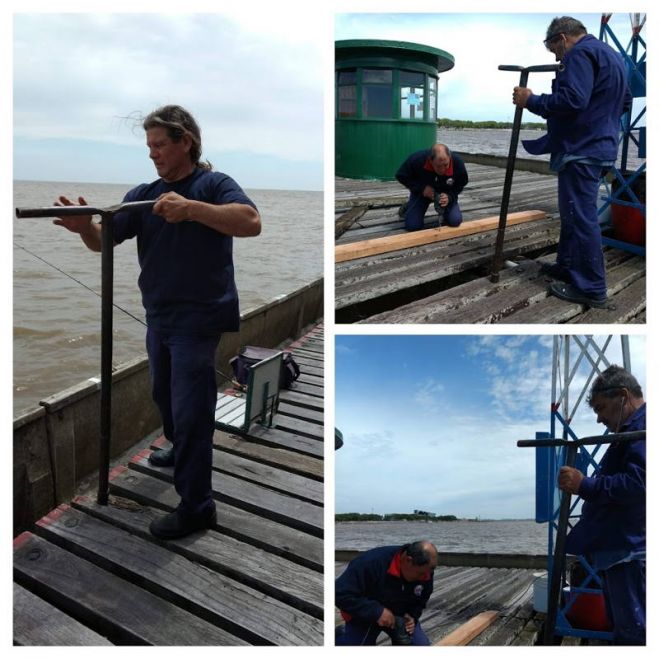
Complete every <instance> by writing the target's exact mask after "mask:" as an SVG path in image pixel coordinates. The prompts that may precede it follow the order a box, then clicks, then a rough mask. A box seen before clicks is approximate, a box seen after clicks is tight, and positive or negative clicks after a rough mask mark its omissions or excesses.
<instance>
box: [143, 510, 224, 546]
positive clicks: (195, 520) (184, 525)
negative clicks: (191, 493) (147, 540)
mask: <svg viewBox="0 0 659 659" xmlns="http://www.w3.org/2000/svg"><path fill="white" fill-rule="evenodd" d="M216 523H217V513H216V512H215V506H213V507H212V508H210V509H209V510H208V512H206V513H203V514H201V515H187V514H185V513H182V512H181V511H180V510H179V509H178V508H176V510H174V511H173V512H171V513H169V514H168V515H163V516H162V517H158V518H157V519H154V520H153V521H152V522H151V524H150V525H149V531H151V535H154V536H155V537H156V538H161V539H163V540H175V539H176V538H183V537H185V536H186V535H190V534H191V533H194V532H195V531H201V530H202V529H209V528H211V527H213V526H215V524H216Z"/></svg>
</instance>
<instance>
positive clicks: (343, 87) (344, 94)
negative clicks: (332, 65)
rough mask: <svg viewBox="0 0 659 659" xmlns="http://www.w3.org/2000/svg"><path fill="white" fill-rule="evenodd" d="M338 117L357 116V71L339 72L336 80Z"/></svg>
mask: <svg viewBox="0 0 659 659" xmlns="http://www.w3.org/2000/svg"><path fill="white" fill-rule="evenodd" d="M337 86H338V94H337V96H338V106H339V107H338V115H339V117H356V116H357V71H356V70H354V69H353V70H351V71H341V72H339V75H338V80H337Z"/></svg>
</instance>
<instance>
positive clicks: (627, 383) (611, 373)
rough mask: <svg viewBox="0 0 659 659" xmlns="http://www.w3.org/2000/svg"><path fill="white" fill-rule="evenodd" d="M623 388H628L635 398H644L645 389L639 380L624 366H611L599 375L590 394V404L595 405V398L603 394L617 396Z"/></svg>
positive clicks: (611, 396)
mask: <svg viewBox="0 0 659 659" xmlns="http://www.w3.org/2000/svg"><path fill="white" fill-rule="evenodd" d="M621 389H627V390H628V391H629V392H630V393H631V395H632V396H634V398H643V390H642V389H641V385H640V384H639V383H638V380H637V379H636V378H635V377H634V376H633V375H632V374H631V373H629V372H628V371H626V370H625V369H624V368H622V366H616V365H615V364H614V365H612V366H609V368H607V369H606V370H605V371H604V372H603V373H600V375H598V376H597V378H596V379H595V382H593V386H592V387H591V388H590V393H589V394H588V399H587V402H588V405H590V406H591V407H592V406H593V398H594V397H595V396H599V395H602V396H604V397H605V398H615V397H616V396H619V395H620V390H621Z"/></svg>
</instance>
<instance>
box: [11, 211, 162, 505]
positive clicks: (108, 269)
mask: <svg viewBox="0 0 659 659" xmlns="http://www.w3.org/2000/svg"><path fill="white" fill-rule="evenodd" d="M155 203H156V202H155V200H152V201H133V202H126V203H122V204H116V205H114V206H109V207H107V208H97V207H95V206H49V207H45V208H17V209H16V217H18V218H28V217H74V216H80V215H100V216H101V410H100V425H101V429H100V441H99V467H98V492H97V501H98V503H99V504H100V505H102V506H106V505H107V503H108V496H109V480H110V447H111V445H112V306H113V276H114V240H113V237H112V221H113V219H114V216H115V215H116V214H117V213H120V212H122V211H133V212H135V211H142V210H149V209H151V208H153V205H154V204H155Z"/></svg>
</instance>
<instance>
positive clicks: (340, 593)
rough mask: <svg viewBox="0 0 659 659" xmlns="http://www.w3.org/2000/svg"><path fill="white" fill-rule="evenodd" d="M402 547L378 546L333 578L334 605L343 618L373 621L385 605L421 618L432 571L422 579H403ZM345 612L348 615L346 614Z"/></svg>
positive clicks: (391, 609)
mask: <svg viewBox="0 0 659 659" xmlns="http://www.w3.org/2000/svg"><path fill="white" fill-rule="evenodd" d="M402 549H403V548H402V547H400V546H388V547H377V548H376V549H370V550H369V551H366V552H364V553H363V554H360V555H359V556H358V557H357V558H355V559H354V560H352V561H351V562H350V564H349V565H348V567H347V568H346V570H345V572H344V573H343V574H342V575H341V576H340V577H339V578H338V579H337V580H336V586H335V588H336V590H335V597H336V606H337V607H338V608H339V609H341V613H342V614H343V617H344V619H346V620H350V619H351V618H357V619H359V620H362V621H365V622H368V623H374V622H377V620H378V618H379V617H380V616H381V615H382V612H383V611H384V609H385V608H387V609H389V610H390V611H391V612H392V613H393V614H394V615H397V616H402V615H403V614H404V613H408V614H409V615H411V616H412V617H413V618H414V619H415V620H417V621H418V619H419V618H420V617H421V613H422V612H423V609H424V607H425V606H426V603H427V602H428V598H429V597H430V593H432V586H433V572H432V571H429V572H428V575H427V578H426V579H424V580H423V581H406V580H405V579H403V577H402V575H401V573H400V558H401V554H402ZM346 614H347V615H346Z"/></svg>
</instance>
